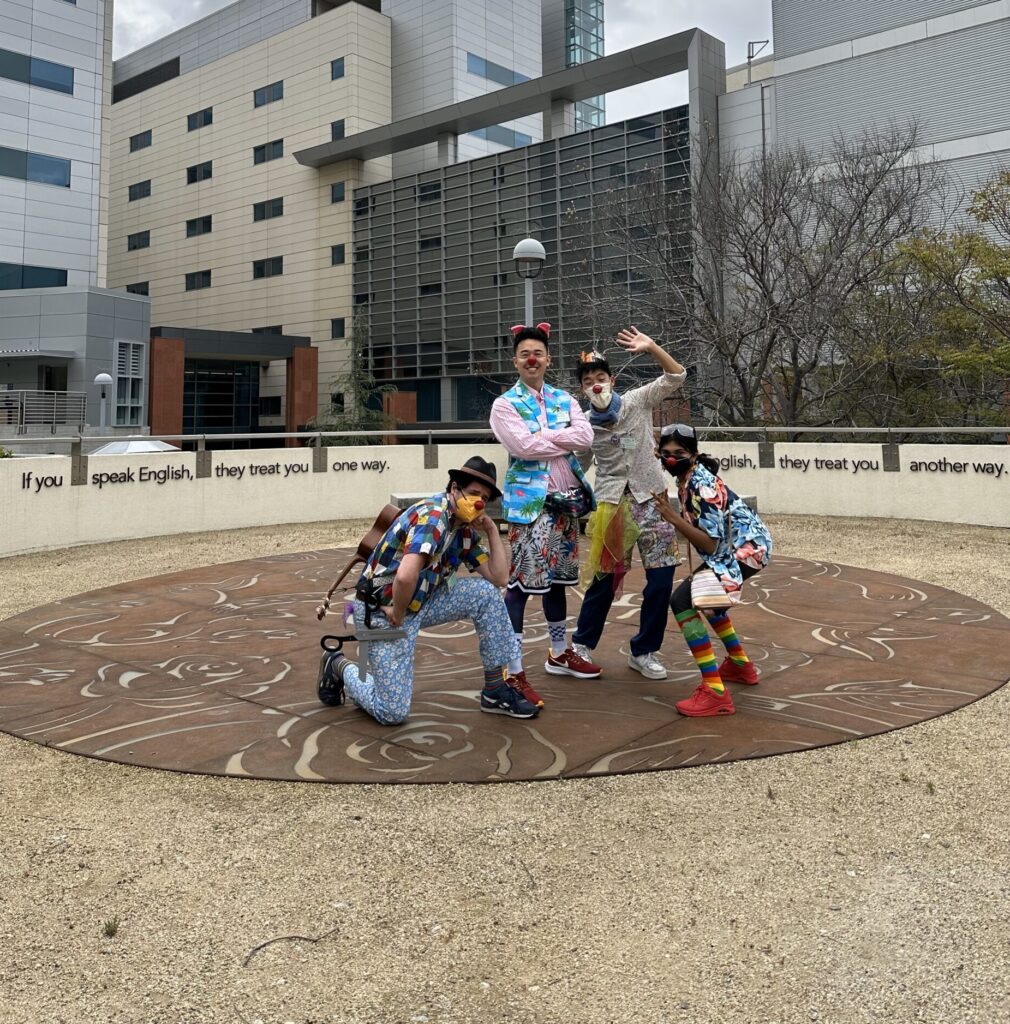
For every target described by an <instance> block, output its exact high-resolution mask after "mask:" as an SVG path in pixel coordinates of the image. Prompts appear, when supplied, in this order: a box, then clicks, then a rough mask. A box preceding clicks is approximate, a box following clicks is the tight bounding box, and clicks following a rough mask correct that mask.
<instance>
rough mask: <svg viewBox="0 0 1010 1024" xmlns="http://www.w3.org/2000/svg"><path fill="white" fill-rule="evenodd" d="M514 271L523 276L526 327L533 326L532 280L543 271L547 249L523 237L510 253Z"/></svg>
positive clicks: (532, 239) (524, 321)
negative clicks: (514, 267) (514, 266)
mask: <svg viewBox="0 0 1010 1024" xmlns="http://www.w3.org/2000/svg"><path fill="white" fill-rule="evenodd" d="M512 259H513V260H514V261H515V265H516V273H517V274H518V275H519V276H520V277H521V278H523V284H524V285H525V290H526V318H525V319H524V320H523V323H524V325H525V326H526V327H532V326H533V280H534V278H537V277H539V276H540V275H541V274H542V273H543V269H544V263H546V262H547V251H546V250H545V249H544V247H543V246H542V245H541V244H540V243H539V242H538V241H537V240H536V239H535V238H524V239H523V240H522V241H521V242H520V243H519V244H518V245H517V246H516V247H515V250H514V251H513V253H512Z"/></svg>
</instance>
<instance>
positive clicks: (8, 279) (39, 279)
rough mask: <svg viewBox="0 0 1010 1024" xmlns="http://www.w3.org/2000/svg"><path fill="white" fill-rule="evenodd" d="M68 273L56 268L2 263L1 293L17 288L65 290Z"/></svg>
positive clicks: (0, 267) (0, 272) (0, 271)
mask: <svg viewBox="0 0 1010 1024" xmlns="http://www.w3.org/2000/svg"><path fill="white" fill-rule="evenodd" d="M66 284H67V272H66V271H65V270H57V269H56V268H55V267H28V266H24V265H23V264H21V263H0V292H3V291H10V290H12V289H16V288H64V287H66Z"/></svg>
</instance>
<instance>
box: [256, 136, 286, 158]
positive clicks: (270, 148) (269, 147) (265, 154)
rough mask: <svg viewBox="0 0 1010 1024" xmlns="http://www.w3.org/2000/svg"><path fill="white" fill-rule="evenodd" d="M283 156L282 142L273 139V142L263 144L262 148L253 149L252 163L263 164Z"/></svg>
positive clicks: (281, 140)
mask: <svg viewBox="0 0 1010 1024" xmlns="http://www.w3.org/2000/svg"><path fill="white" fill-rule="evenodd" d="M282 156H284V140H283V139H274V141H273V142H265V143H264V144H263V145H262V146H254V147H253V163H254V164H265V163H266V162H267V161H268V160H276V159H277V158H278V157H282Z"/></svg>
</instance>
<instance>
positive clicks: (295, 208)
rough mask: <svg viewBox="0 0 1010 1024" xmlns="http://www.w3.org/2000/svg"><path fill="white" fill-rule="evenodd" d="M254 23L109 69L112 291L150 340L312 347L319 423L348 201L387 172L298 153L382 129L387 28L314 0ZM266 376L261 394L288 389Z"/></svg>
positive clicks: (219, 21) (276, 9) (356, 7)
mask: <svg viewBox="0 0 1010 1024" xmlns="http://www.w3.org/2000/svg"><path fill="white" fill-rule="evenodd" d="M374 6H376V7H377V6H378V5H377V4H376V5H374ZM303 8H304V9H303ZM253 13H254V12H253ZM250 14H251V11H250V7H249V5H248V4H245V3H243V4H236V5H233V6H232V7H230V8H226V9H224V10H223V11H220V12H218V13H217V14H214V15H211V16H209V17H208V18H205V19H203V20H202V21H200V22H197V23H196V24H194V25H191V26H189V27H188V28H186V29H183V30H181V31H180V32H177V33H174V34H173V35H172V36H169V37H167V38H166V39H165V40H161V41H160V42H159V43H158V44H154V45H152V46H150V47H146V48H145V49H144V50H142V51H138V53H137V54H131V55H130V56H128V57H126V58H124V59H123V60H120V61H117V62H116V74H115V83H114V87H113V103H112V107H111V132H110V140H109V145H110V152H111V159H110V169H111V181H110V189H111V191H110V217H109V220H110V227H109V253H108V285H109V287H110V288H126V289H128V290H130V291H133V292H137V293H140V294H148V295H150V298H151V323H152V324H154V325H167V324H173V325H189V326H194V327H200V328H203V329H208V330H222V331H241V330H249V331H262V332H265V333H283V334H285V335H302V336H307V337H309V338H311V339H312V341H313V343H314V344H316V345H317V347H318V348H319V357H320V358H319V400H320V408H321V409H324V410H325V409H328V408H329V404H330V398H329V396H330V382H331V381H332V380H333V378H334V377H335V376H336V375H337V374H339V373H342V372H345V370H346V368H347V367H346V359H347V356H346V353H347V344H346V341H345V340H344V337H345V334H349V332H350V326H351V322H350V310H351V309H352V298H351V263H352V259H353V253H352V247H351V218H352V196H353V191H354V189H355V188H356V187H358V186H359V185H362V184H370V183H374V182H377V181H383V180H386V179H388V178H389V177H390V161H389V158H388V157H384V158H380V159H376V160H370V161H357V160H352V161H345V162H343V163H340V164H333V165H330V166H327V167H323V168H320V169H316V168H311V167H305V166H302V165H301V164H299V163H297V162H296V161H295V160H294V159H292V157H291V154H292V153H294V152H295V151H296V150H299V149H304V148H305V147H308V146H313V145H318V144H319V143H322V142H327V141H330V139H331V138H333V137H339V133H340V132H341V131H342V132H344V133H346V134H348V135H350V134H353V133H357V132H361V131H365V130H367V129H369V128H374V127H377V126H379V125H384V124H388V123H389V121H390V118H391V98H390V81H391V79H390V20H389V18H388V17H385V16H384V15H382V14H380V13H379V12H378V11H376V10H374V9H372V8H371V6H369V5H368V4H365V3H355V2H350V3H342V4H337V5H334V4H332V3H322V2H318V0H317V2H314V3H312V4H311V5H309V4H307V3H304V2H303V3H300V4H292V5H290V9H288V8H283V7H280V6H278V5H276V4H275V5H273V7H272V8H271V15H272V17H270V18H266V17H260V18H259V19H258V20H257V19H256V18H254V17H252V16H250ZM239 15H241V16H242V17H241V19H240V18H239ZM278 17H280V18H281V19H282V20H281V22H280V23H278V20H277V18H278ZM288 24H289V25H290V27H285V25H288ZM272 372H274V371H268V370H266V369H264V371H263V378H262V379H261V381H260V393H261V394H263V395H270V394H279V393H280V391H281V388H282V386H283V374H282V372H281V371H280V370H278V371H276V372H278V373H281V378H280V379H276V380H274V379H271V377H270V373H272Z"/></svg>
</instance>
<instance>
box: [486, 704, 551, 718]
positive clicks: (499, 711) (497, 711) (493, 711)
mask: <svg viewBox="0 0 1010 1024" xmlns="http://www.w3.org/2000/svg"><path fill="white" fill-rule="evenodd" d="M480 709H481V711H486V712H487V713H488V714H489V715H508V716H509V718H526V719H529V718H536V717H537V715H539V714H540V708H534V709H533V711H532V712H530V713H525V712H523V713H519V712H517V711H513V710H512V709H511V708H489V707H485V705H483V704H481V706H480Z"/></svg>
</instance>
